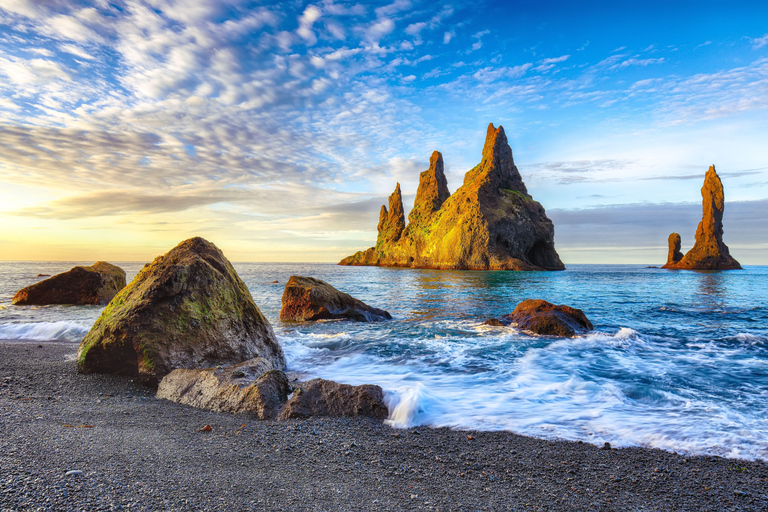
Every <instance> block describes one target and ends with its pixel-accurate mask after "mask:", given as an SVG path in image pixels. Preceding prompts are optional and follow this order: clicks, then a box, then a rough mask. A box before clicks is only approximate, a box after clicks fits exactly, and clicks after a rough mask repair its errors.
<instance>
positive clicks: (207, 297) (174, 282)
mask: <svg viewBox="0 0 768 512" xmlns="http://www.w3.org/2000/svg"><path fill="white" fill-rule="evenodd" d="M255 357H262V358H264V359H265V360H267V361H269V362H270V363H271V364H272V366H273V368H275V369H283V368H284V367H285V357H284V355H283V350H282V348H281V347H280V345H279V344H278V342H277V339H276V338H275V334H274V332H273V331H272V327H271V326H270V325H269V322H268V321H267V319H266V318H265V317H264V315H262V313H261V311H259V308H258V307H257V306H256V304H255V303H254V302H253V298H252V297H251V294H250V292H249V291H248V288H247V287H246V286H245V283H243V281H242V280H241V279H240V277H239V276H238V275H237V272H235V269H234V268H233V267H232V264H231V263H230V262H229V261H228V260H227V258H225V257H224V254H222V252H221V251H220V250H219V249H218V247H216V246H215V245H213V244H212V243H210V242H208V241H206V240H204V239H202V238H191V239H189V240H186V241H184V242H182V243H180V244H179V245H177V246H176V247H175V248H173V249H172V250H171V251H169V252H168V253H167V254H165V255H163V256H159V257H158V258H156V259H155V260H154V261H153V262H152V263H148V264H147V265H146V266H145V267H144V268H143V269H142V270H141V272H139V273H138V275H137V276H136V277H135V278H134V280H133V281H131V283H130V284H129V285H128V286H126V287H125V288H123V290H122V291H121V292H120V293H118V294H117V295H116V296H115V298H114V299H112V301H111V302H110V303H109V304H108V305H107V307H106V308H105V309H104V311H103V312H102V314H101V316H100V317H99V318H98V320H96V323H95V324H94V325H93V327H92V328H91V330H90V332H89V333H88V334H87V335H86V336H85V338H83V340H82V342H81V343H80V348H79V350H78V354H77V364H78V369H79V371H80V372H82V373H117V374H123V375H132V376H137V377H138V378H139V380H140V381H141V382H143V383H145V384H147V385H150V386H153V387H156V386H157V384H158V383H159V382H160V380H161V379H162V378H163V377H164V376H165V375H166V374H168V373H170V372H171V371H172V370H174V369H176V368H205V367H212V366H217V365H228V364H233V363H240V362H242V361H245V360H248V359H252V358H255Z"/></svg>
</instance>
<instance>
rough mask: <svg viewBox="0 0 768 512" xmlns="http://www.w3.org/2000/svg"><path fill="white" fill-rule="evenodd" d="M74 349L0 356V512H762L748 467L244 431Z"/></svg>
mask: <svg viewBox="0 0 768 512" xmlns="http://www.w3.org/2000/svg"><path fill="white" fill-rule="evenodd" d="M76 349H77V347H76V345H73V344H66V343H38V342H31V343H29V342H0V433H2V435H0V510H2V511H7V510H25V511H26V510H57V511H58V510H179V511H182V510H184V511H186V510H328V511H337V510H445V511H449V510H451V511H452V510H472V511H474V510H505V511H509V510H569V511H570V510H617V511H625V510H626V511H633V510H637V511H668V510H691V511H704V510H712V511H720V510H768V464H766V463H764V462H751V461H743V460H735V459H723V458H718V457H686V456H683V455H678V454H675V453H671V452H664V451H661V450H650V449H642V448H627V449H619V450H617V449H607V450H606V449H601V448H600V447H596V446H593V445H590V444H584V443H573V442H566V441H546V440H540V439H534V438H529V437H524V436H519V435H515V434H511V433H508V432H468V431H455V430H450V429H445V428H441V429H431V428H427V427H417V428H413V429H408V430H394V429H392V428H389V427H387V426H386V425H383V424H382V423H381V422H379V421H375V420H370V419H366V418H315V419H311V420H291V421H286V422H280V421H259V420H257V419H253V418H251V417H249V416H243V415H240V416H233V415H226V414H218V413H212V412H207V411H201V410H197V409H192V408H189V407H186V406H182V405H179V404H175V403H172V402H168V401H164V400H157V399H156V398H154V392H153V391H152V390H150V389H148V388H145V387H143V386H141V385H139V384H137V383H134V382H132V380H131V379H130V378H127V377H120V376H111V375H80V374H78V373H77V371H76V367H75V362H74V356H75V353H76ZM205 425H210V426H211V430H210V431H200V429H201V428H202V427H204V426H205ZM73 471H74V473H70V474H69V475H67V473H68V472H73Z"/></svg>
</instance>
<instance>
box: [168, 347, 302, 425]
mask: <svg viewBox="0 0 768 512" xmlns="http://www.w3.org/2000/svg"><path fill="white" fill-rule="evenodd" d="M290 392H291V385H290V384H289V383H288V378H287V377H286V376H285V374H284V373H283V372H281V371H279V370H275V369H273V368H272V363H271V362H270V361H267V360H266V359H263V358H261V357H257V358H255V359H250V360H248V361H244V362H242V363H240V364H236V365H232V366H225V367H220V366H219V367H216V368H205V369H177V370H173V371H172V372H171V373H169V374H168V375H166V376H165V377H163V380H161V381H160V385H159V386H158V388H157V395H156V396H157V398H163V399H166V400H171V401H172V402H178V403H180V404H185V405H190V406H192V407H197V408H199V409H208V410H211V411H216V412H230V413H245V412H249V413H253V414H254V415H256V416H257V417H258V418H259V419H262V420H268V419H274V418H276V417H277V415H278V412H279V409H280V407H281V406H282V405H283V404H284V403H285V402H286V401H287V400H288V395H289V394H290Z"/></svg>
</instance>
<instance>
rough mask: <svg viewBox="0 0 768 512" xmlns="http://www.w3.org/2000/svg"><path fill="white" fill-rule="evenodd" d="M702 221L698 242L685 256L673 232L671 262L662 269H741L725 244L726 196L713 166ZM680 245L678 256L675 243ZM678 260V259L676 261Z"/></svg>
mask: <svg viewBox="0 0 768 512" xmlns="http://www.w3.org/2000/svg"><path fill="white" fill-rule="evenodd" d="M701 197H702V210H703V211H702V219H701V222H700V223H699V227H698V228H697V229H696V243H695V244H694V245H693V248H691V250H690V251H688V252H687V253H686V254H685V256H682V257H680V258H677V255H678V254H680V236H679V235H677V239H676V240H675V238H674V237H675V235H676V233H672V234H671V235H670V236H669V244H670V254H669V257H668V258H667V263H666V265H664V266H663V267H662V268H672V269H684V270H732V269H740V268H741V265H740V264H739V262H738V261H736V260H735V259H734V258H733V257H732V256H731V254H730V252H729V250H728V246H727V245H725V243H723V210H724V209H725V195H724V193H723V183H722V182H721V181H720V176H718V175H717V172H716V171H715V166H714V165H712V166H710V167H709V170H708V171H707V174H706V175H705V176H704V185H703V186H702V187H701ZM675 243H676V244H677V251H676V253H675V250H674V247H673V244H675ZM675 258H677V259H675Z"/></svg>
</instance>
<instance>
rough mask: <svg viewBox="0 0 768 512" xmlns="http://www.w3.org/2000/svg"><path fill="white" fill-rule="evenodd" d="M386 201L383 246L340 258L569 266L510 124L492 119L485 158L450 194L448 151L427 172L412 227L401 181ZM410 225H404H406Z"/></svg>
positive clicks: (470, 266)
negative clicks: (526, 179) (525, 176)
mask: <svg viewBox="0 0 768 512" xmlns="http://www.w3.org/2000/svg"><path fill="white" fill-rule="evenodd" d="M389 204H390V208H389V210H387V209H386V208H384V207H383V208H382V215H381V218H380V221H379V235H378V238H377V242H376V246H375V247H371V248H369V249H367V250H365V251H360V252H357V253H355V254H354V255H352V256H349V257H347V258H344V259H343V260H342V261H341V262H340V263H339V264H340V265H381V266H390V267H413V268H442V269H466V270H562V269H564V268H565V266H564V265H563V263H562V262H561V261H560V258H559V256H558V255H557V252H556V251H555V243H554V226H553V225H552V221H550V220H549V218H547V216H546V213H545V212H544V208H543V207H542V206H541V205H540V204H539V203H538V202H536V201H534V200H533V199H532V198H531V196H530V195H528V190H527V189H526V187H525V184H524V183H523V180H522V178H521V177H520V173H519V172H518V170H517V167H516V166H515V164H514V161H513V159H512V149H511V148H510V147H509V144H508V143H507V137H506V135H505V134H504V129H503V128H502V127H501V126H499V127H498V128H495V127H494V126H493V124H491V125H489V126H488V133H487V136H486V141H485V146H484V148H483V159H482V161H481V162H480V164H478V165H477V166H476V167H474V168H473V169H472V170H470V171H469V172H467V173H466V175H465V176H464V184H463V185H462V186H461V187H459V189H458V190H456V192H455V193H454V194H453V195H449V192H448V186H447V183H446V180H445V174H444V170H443V159H442V155H440V153H438V152H437V151H436V152H434V153H433V154H432V158H431V159H430V167H429V169H428V170H426V171H424V172H422V173H421V176H420V179H419V188H418V191H417V194H416V200H415V203H414V207H413V210H412V211H411V213H410V214H409V221H410V222H409V224H408V226H407V227H405V226H404V224H401V223H400V222H399V219H400V217H399V216H398V215H394V216H393V211H394V212H398V211H402V197H401V194H400V185H399V184H398V185H397V187H396V188H395V192H394V193H393V194H392V196H390V199H389ZM401 226H403V227H405V229H404V230H401V229H400V227H401Z"/></svg>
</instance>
